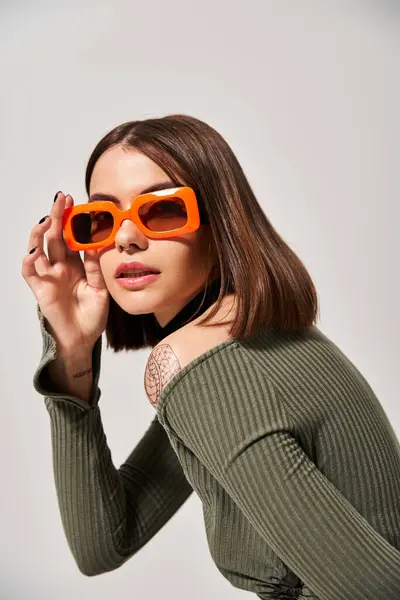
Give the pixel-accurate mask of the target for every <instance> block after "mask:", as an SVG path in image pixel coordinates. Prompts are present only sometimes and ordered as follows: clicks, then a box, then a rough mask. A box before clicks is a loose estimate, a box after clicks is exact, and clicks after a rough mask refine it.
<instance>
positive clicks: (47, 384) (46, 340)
mask: <svg viewBox="0 0 400 600" xmlns="http://www.w3.org/2000/svg"><path fill="white" fill-rule="evenodd" d="M37 315H38V318H39V322H40V332H41V334H42V342H43V348H42V356H41V358H40V362H39V365H38V367H37V369H36V371H35V373H34V375H33V387H34V388H35V390H36V391H37V392H38V394H40V395H41V396H46V397H50V398H52V399H54V400H58V401H65V402H69V403H71V404H75V405H77V406H80V407H81V408H83V409H86V410H88V409H93V408H95V407H96V406H97V404H98V402H99V400H100V396H101V390H100V388H99V387H98V383H99V378H100V368H101V349H102V336H100V337H99V338H98V339H97V341H96V343H95V345H94V347H93V352H92V365H93V366H92V369H93V387H92V394H91V397H90V400H89V402H85V401H84V400H82V399H81V398H78V397H77V396H71V395H69V394H66V393H65V392H63V391H62V390H60V389H59V388H57V386H56V385H55V384H54V383H53V382H52V381H51V380H50V377H49V374H48V370H47V365H48V364H49V363H51V362H52V361H53V360H55V359H56V358H57V343H56V341H55V339H54V337H53V336H52V335H51V334H50V333H49V332H48V330H47V328H46V326H47V319H46V317H45V316H44V315H43V313H42V311H41V310H40V306H39V304H37Z"/></svg>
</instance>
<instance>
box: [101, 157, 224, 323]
mask: <svg viewBox="0 0 400 600" xmlns="http://www.w3.org/2000/svg"><path fill="white" fill-rule="evenodd" d="M170 182H171V179H170V178H169V177H168V175H167V174H166V173H165V172H164V171H163V170H162V169H161V168H160V167H159V166H158V165H157V164H156V163H155V162H153V161H152V160H151V159H150V158H148V157H147V156H145V155H144V154H142V153H141V152H139V151H136V150H130V151H123V150H122V148H121V146H114V147H113V148H110V149H109V150H107V151H106V152H104V154H102V155H101V156H100V158H99V159H98V161H97V163H96V164H95V167H94V169H93V173H92V177H91V181H90V190H89V193H90V196H92V195H93V194H97V193H102V194H112V195H113V196H116V198H117V199H118V200H119V202H120V204H117V207H118V208H120V209H121V210H126V209H128V208H129V207H130V205H131V203H132V199H133V198H134V197H135V196H138V195H139V194H140V193H141V192H142V190H144V189H146V188H148V187H150V186H151V185H155V184H159V183H170ZM180 183H181V185H185V183H184V182H180ZM210 243H211V228H210V225H208V224H206V225H201V226H200V228H199V229H198V230H197V231H195V232H193V233H188V234H185V235H182V236H178V237H174V238H170V239H158V240H153V239H150V238H148V237H146V235H144V233H142V232H141V231H140V230H139V229H138V227H137V226H136V225H135V223H134V222H133V221H130V220H129V219H126V220H125V221H123V222H122V223H121V225H120V228H119V230H118V232H117V234H116V236H115V241H114V242H113V244H112V245H110V246H107V247H106V248H101V249H100V250H98V256H99V261H100V267H101V271H102V274H103V277H104V280H105V283H106V286H107V289H108V291H109V293H110V295H111V296H112V297H113V299H114V300H115V302H116V303H117V304H119V306H120V307H121V308H122V309H123V310H124V311H126V312H127V313H129V314H131V315H139V314H147V313H154V315H155V317H156V319H157V321H158V322H159V324H160V325H161V326H162V327H164V326H165V325H166V324H167V323H168V322H169V321H170V320H171V319H172V318H173V317H174V316H175V315H176V314H177V313H178V312H179V311H180V310H181V309H182V308H183V307H184V306H185V305H186V304H187V303H188V302H189V301H190V300H191V299H192V298H194V297H195V296H196V294H198V292H199V291H200V290H201V289H202V288H203V287H204V285H205V282H206V279H207V275H208V272H207V271H206V266H205V265H206V258H207V253H208V250H209V244H210ZM124 247H125V249H124ZM213 256H214V255H213ZM133 260H135V261H139V262H142V263H144V264H145V265H151V266H152V267H153V268H155V269H157V270H158V271H160V275H159V276H158V277H157V278H156V279H155V280H154V281H153V282H150V283H147V284H143V285H142V286H141V287H140V288H136V289H134V290H131V289H126V288H124V287H122V286H121V285H120V284H119V283H118V281H117V279H116V278H115V276H114V273H115V270H116V268H117V266H118V265H119V264H120V263H121V262H130V261H133ZM214 260H215V256H214ZM209 268H211V265H209Z"/></svg>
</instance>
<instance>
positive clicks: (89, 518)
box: [33, 307, 193, 576]
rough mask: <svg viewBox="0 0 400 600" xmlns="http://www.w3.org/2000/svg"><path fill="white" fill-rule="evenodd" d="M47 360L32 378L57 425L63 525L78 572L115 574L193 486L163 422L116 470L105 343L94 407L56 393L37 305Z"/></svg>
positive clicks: (96, 369)
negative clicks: (103, 407)
mask: <svg viewBox="0 0 400 600" xmlns="http://www.w3.org/2000/svg"><path fill="white" fill-rule="evenodd" d="M37 312H38V316H39V320H40V326H41V333H42V337H43V354H42V358H41V360H40V364H39V366H38V368H37V370H36V372H35V374H34V378H33V384H34V388H35V389H36V391H37V392H38V393H39V394H41V395H43V396H44V397H45V398H44V400H45V405H46V408H47V410H48V412H49V415H50V420H51V439H52V453H53V471H54V480H55V486H56V492H57V497H58V504H59V509H60V514H61V520H62V524H63V528H64V532H65V535H66V538H67V542H68V545H69V547H70V550H71V552H72V554H73V556H74V559H75V561H76V564H77V566H78V568H79V570H80V571H81V572H82V573H83V574H84V575H88V576H93V575H98V574H101V573H105V572H107V571H111V570H114V569H116V568H118V567H119V566H120V565H122V564H123V563H124V562H126V561H127V560H128V559H129V558H130V557H131V556H133V555H134V554H135V553H136V552H137V551H138V550H139V549H140V548H142V547H143V546H144V545H145V544H146V543H147V542H148V541H149V540H150V539H151V538H152V537H153V536H154V535H155V534H156V533H157V532H158V531H159V530H160V529H161V528H162V527H163V525H164V524H165V523H166V522H167V521H168V520H169V519H170V518H171V517H172V516H173V515H174V513H175V512H176V511H177V510H178V509H179V508H180V506H181V505H182V504H183V503H184V502H185V500H186V499H187V498H188V497H189V496H190V494H191V493H192V491H193V488H192V487H191V486H190V485H189V483H188V481H187V479H186V478H185V476H184V473H183V471H182V468H181V466H180V463H179V461H178V459H177V456H176V454H175V452H174V450H173V448H172V447H171V444H170V442H169V439H168V436H167V435H166V433H165V431H164V429H163V428H162V426H161V425H160V423H159V422H158V419H157V417H155V418H154V420H153V421H152V422H151V424H150V426H149V428H148V430H147V431H146V432H145V434H144V436H143V437H142V438H141V440H140V441H139V443H138V444H137V445H136V446H135V448H134V449H133V450H132V452H131V454H130V456H129V457H128V458H127V460H126V462H124V464H122V465H121V467H120V468H119V469H116V468H115V466H114V464H113V462H112V457H111V452H110V449H109V447H108V445H107V439H106V435H105V433H104V430H103V426H102V421H101V413H100V408H99V404H98V403H99V399H100V396H101V390H100V388H99V387H98V381H99V375H100V357H101V337H100V338H99V340H98V341H97V342H96V345H95V347H94V350H93V393H92V399H91V403H90V405H89V403H85V402H83V401H82V400H81V399H79V398H76V397H74V396H69V395H66V394H63V393H62V392H61V391H56V390H55V389H54V387H51V385H50V384H51V382H49V380H48V377H47V373H46V365H47V364H48V363H49V362H51V361H52V360H54V359H55V358H56V351H57V349H56V343H55V340H54V338H53V337H52V336H51V335H50V334H49V333H48V331H47V330H46V327H45V318H44V317H43V315H42V313H41V312H40V309H39V307H37Z"/></svg>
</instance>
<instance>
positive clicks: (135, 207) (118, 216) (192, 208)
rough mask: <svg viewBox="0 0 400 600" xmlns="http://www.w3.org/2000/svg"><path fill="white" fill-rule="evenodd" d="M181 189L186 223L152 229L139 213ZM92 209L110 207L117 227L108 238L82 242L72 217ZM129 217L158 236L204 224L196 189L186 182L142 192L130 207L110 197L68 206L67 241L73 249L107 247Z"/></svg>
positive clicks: (158, 237)
mask: <svg viewBox="0 0 400 600" xmlns="http://www.w3.org/2000/svg"><path fill="white" fill-rule="evenodd" d="M177 192H179V198H180V199H181V200H183V201H184V202H185V206H186V213H187V222H186V224H185V225H183V226H182V227H179V229H171V230H168V231H152V230H151V229H148V228H147V227H146V226H145V225H144V224H143V223H142V221H141V219H140V217H139V208H140V207H141V206H142V205H143V204H146V203H147V202H152V201H156V200H160V199H162V198H171V197H174V196H176V195H177ZM88 210H90V211H92V210H99V211H108V212H110V213H111V214H112V215H113V217H114V227H113V229H112V232H111V234H110V235H109V236H108V238H106V239H105V240H103V241H102V242H93V243H92V244H80V243H79V242H77V241H76V240H75V239H74V236H73V233H72V224H71V222H72V218H73V217H74V216H76V215H79V214H81V213H85V212H88ZM125 219H130V220H132V221H133V222H134V223H135V224H136V225H137V227H138V229H140V231H142V233H144V235H146V236H147V237H149V238H151V239H155V240H157V239H165V238H172V237H177V236H180V235H184V234H185V233H192V232H193V231H196V230H197V229H198V228H199V227H200V213H199V206H198V203H197V198H196V193H195V191H194V190H193V189H192V188H191V187H187V186H183V187H176V188H171V189H166V190H157V191H155V192H150V193H147V194H140V195H139V196H136V197H135V198H134V199H133V200H132V203H131V206H130V208H128V209H127V210H121V209H119V208H118V207H117V206H116V205H115V204H114V203H113V202H109V201H98V202H88V203H86V204H78V205H77V206H70V207H68V208H66V209H65V211H64V217H63V232H64V238H65V242H66V244H67V246H68V247H69V248H70V249H71V250H75V251H82V250H93V249H95V248H103V247H104V246H108V245H109V244H112V243H113V241H114V239H115V235H116V233H117V231H118V229H119V227H120V225H121V223H122V221H123V220H125ZM205 222H208V221H205Z"/></svg>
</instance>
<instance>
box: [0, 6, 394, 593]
mask: <svg viewBox="0 0 400 600" xmlns="http://www.w3.org/2000/svg"><path fill="white" fill-rule="evenodd" d="M0 22H1V25H0V27H1V30H0V34H1V35H0V43H1V50H2V52H1V53H0V60H1V81H2V85H1V112H0V114H1V140H0V143H1V148H0V153H1V154H0V158H1V205H2V216H3V219H2V221H1V222H2V225H3V227H2V234H1V236H0V244H1V249H0V250H1V257H2V283H1V309H2V315H3V320H2V335H3V350H2V353H1V382H2V394H1V401H2V419H1V421H0V443H1V447H0V457H1V477H2V485H1V489H2V494H1V496H0V503H1V504H0V519H1V524H0V526H1V542H0V590H1V591H0V597H1V598H2V600H3V599H5V600H11V599H13V600H14V599H21V600H31V599H36V598H38V599H39V598H40V600H47V599H48V600H53V599H54V598H57V599H59V600H64V599H74V600H79V599H81V598H82V599H83V598H85V599H88V600H90V599H96V600H103V599H108V598H111V597H118V598H119V599H120V600H125V599H126V600H128V599H129V600H131V599H137V598H138V599H140V600H142V599H143V600H155V599H156V598H157V599H158V598H161V597H162V598H174V599H175V600H186V599H187V598H190V599H191V600H200V599H201V600H204V598H207V599H209V598H210V599H211V598H212V599H217V598H218V599H226V600H228V599H229V600H233V599H234V598H240V597H241V598H244V597H245V596H246V595H247V597H250V594H248V593H247V592H243V591H240V590H236V589H234V588H233V587H232V586H231V585H230V584H229V583H228V582H227V581H226V580H225V579H224V578H223V577H222V575H221V574H220V573H219V572H218V570H217V569H216V567H215V566H214V563H213V562H212V560H211V557H210V555H209V552H208V547H207V542H206V538H205V532H204V527H203V521H202V514H201V505H200V501H199V500H198V499H197V498H196V497H195V496H194V495H193V496H192V498H190V499H189V500H188V502H187V503H186V504H185V505H184V506H183V507H182V509H181V510H180V511H179V512H178V513H177V514H176V515H175V516H174V517H173V518H172V519H171V521H170V522H169V523H168V524H167V525H166V526H165V527H164V528H163V529H162V530H161V531H160V532H159V534H158V535H157V536H156V537H155V538H154V539H153V540H152V541H151V542H150V543H149V544H148V545H147V546H146V547H145V548H143V550H142V551H141V552H139V554H137V555H136V557H134V558H132V559H131V560H130V561H128V562H127V563H126V564H125V565H124V566H123V567H121V568H120V569H118V570H116V571H114V572H111V573H108V574H104V575H102V576H97V577H94V578H88V577H85V576H83V575H82V574H81V573H80V572H79V571H78V569H77V567H76V565H75V563H74V561H73V558H72V555H71V553H70V551H69V549H68V546H67V543H66V539H65V537H64V533H63V530H62V525H61V519H60V516H59V512H58V506H57V498H56V493H55V487H54V482H53V473H52V457H51V441H50V421H49V416H48V413H47V411H46V409H45V406H44V403H43V398H42V397H41V396H39V395H38V394H37V393H36V392H35V390H34V389H33V386H32V377H33V373H34V371H35V369H36V367H37V365H38V363H39V360H40V356H41V347H42V342H41V337H40V332H39V323H38V321H37V318H36V300H35V297H34V296H33V294H32V292H31V290H30V288H29V287H28V286H27V284H26V283H25V281H24V280H23V278H22V277H21V275H20V272H21V263H22V260H23V257H24V255H25V253H26V252H27V251H28V247H27V245H28V238H29V234H30V230H31V228H32V227H33V226H34V225H35V224H36V223H37V222H38V221H39V219H40V218H41V217H42V216H44V215H46V214H48V213H49V211H50V209H51V206H52V202H53V197H54V194H55V193H56V191H57V190H59V189H61V190H63V191H64V192H65V193H70V194H72V196H73V197H74V200H75V203H76V204H78V203H81V202H84V201H85V200H86V196H85V192H84V180H83V178H84V169H85V166H86V161H87V159H88V157H89V154H90V152H91V150H92V149H93V147H94V145H95V144H96V143H97V141H98V140H99V139H100V138H101V137H102V136H103V135H104V134H105V133H106V132H107V131H108V130H110V129H111V128H112V127H114V126H116V125H117V124H119V123H122V122H124V121H128V120H133V119H140V118H145V117H150V116H163V115H165V114H168V113H177V112H183V113H187V114H191V115H193V116H196V117H198V118H201V119H203V120H205V121H206V122H208V123H210V124H211V125H212V126H214V127H215V128H216V129H217V130H218V131H219V132H220V133H221V134H222V135H224V136H225V137H226V139H227V141H228V142H229V143H230V144H231V146H232V148H233V150H234V152H235V153H236V154H237V156H238V159H239V161H240V162H241V164H242V166H243V169H244V171H245V173H246V174H247V176H248V178H249V180H250V183H251V185H252V186H253V189H254V191H255V193H256V195H257V197H258V199H259V202H260V204H261V205H262V207H263V209H264V210H265V212H266V214H267V215H268V217H269V218H270V219H271V221H272V223H273V225H274V226H275V227H276V228H277V230H278V231H279V232H280V233H281V235H283V237H284V238H285V240H286V241H287V242H288V243H289V245H290V246H291V247H292V248H293V249H294V250H295V251H296V252H297V253H298V255H299V256H300V257H301V259H302V260H303V261H304V263H305V265H306V266H307V268H308V269H309V271H310V274H311V276H312V277H313V280H314V282H315V284H316V286H317V290H318V294H319V299H320V303H321V319H320V322H319V327H320V328H321V329H322V330H323V331H324V333H326V334H327V335H328V336H329V337H330V338H331V339H332V340H333V341H334V342H335V343H337V344H338V345H339V347H340V348H341V349H342V350H343V351H344V352H345V353H346V354H347V356H348V357H349V358H350V359H351V360H352V361H353V362H354V363H355V364H356V366H357V367H358V368H359V370H360V371H361V372H362V373H363V375H364V376H365V377H366V378H367V380H368V381H369V383H370V385H371V386H372V388H373V389H374V391H375V392H376V394H377V396H378V398H379V399H380V401H381V403H382V406H383V407H384V409H385V411H386V413H387V415H388V417H389V419H390V421H391V423H392V424H393V427H394V429H395V432H396V434H397V436H398V437H399V438H400V401H399V379H398V370H399V364H400V363H399V334H400V331H399V313H398V307H399V294H398V292H399V268H398V265H399V181H398V159H399V145H398V139H399V138H398V134H399V119H398V107H399V94H398V90H399V79H398V67H399V60H398V56H399V55H398V51H399V42H398V40H399V36H398V34H399V4H398V3H397V2H385V1H382V0H377V1H376V2H372V1H371V2H369V1H365V2H361V1H360V2H355V1H350V0H347V1H346V2H341V1H332V2H327V1H311V0H308V1H307V0H303V1H294V0H293V1H292V2H290V1H287V0H281V1H279V2H278V1H275V2H274V1H268V0H263V1H262V0H259V1H255V0H247V1H246V2H239V1H238V0H230V1H229V2H228V1H219V2H218V1H216V0H214V1H212V2H211V1H209V0H203V1H202V2H201V3H197V4H194V3H190V2H184V1H179V0H169V1H168V2H162V1H161V0H160V1H158V2H156V1H149V2H132V1H130V2H128V1H126V2H124V1H122V0H119V1H115V0H114V1H113V2H111V1H110V2H104V1H97V2H94V1H88V0H86V1H81V2H79V4H78V2H69V3H68V4H67V3H65V2H64V1H63V2H61V1H53V2H47V3H45V2H32V3H28V2H21V1H19V2H18V1H12V2H11V1H8V2H4V1H3V2H2V3H1V7H0ZM148 354H149V352H147V351H139V352H136V353H135V354H133V353H120V354H115V355H114V354H113V353H112V352H110V351H106V350H105V349H104V347H103V357H102V372H101V377H100V387H101V388H102V399H101V410H102V416H103V422H104V427H105V431H106V434H107V439H108V443H109V445H110V448H111V450H112V456H113V460H114V464H115V465H116V466H119V465H120V464H121V463H122V462H123V461H124V460H125V459H126V457H127V456H128V454H129V453H130V451H131V449H132V448H133V447H134V445H135V444H136V443H137V442H138V441H139V439H140V437H141V436H142V435H143V433H144V431H145V430H146V428H147V426H148V424H149V422H150V420H151V419H152V418H153V415H154V412H153V408H152V407H151V405H150V403H149V402H148V400H147V399H146V396H145V394H144V389H143V373H144V367H145V363H146V360H147V357H148ZM178 582H179V583H178Z"/></svg>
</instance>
